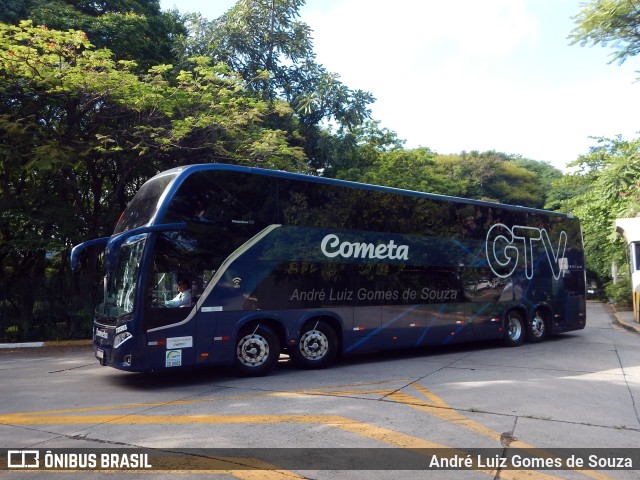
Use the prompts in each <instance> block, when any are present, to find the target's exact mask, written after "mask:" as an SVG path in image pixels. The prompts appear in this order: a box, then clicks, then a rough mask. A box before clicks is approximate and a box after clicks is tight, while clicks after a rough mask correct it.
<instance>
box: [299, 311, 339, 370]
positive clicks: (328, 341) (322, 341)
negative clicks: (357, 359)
mask: <svg viewBox="0 0 640 480" xmlns="http://www.w3.org/2000/svg"><path fill="white" fill-rule="evenodd" d="M338 325H339V322H338V321H337V320H336V319H334V318H332V317H327V316H318V317H313V318H310V319H308V320H306V321H305V322H304V324H303V325H302V327H301V328H300V337H299V338H298V342H297V344H296V345H295V346H291V347H290V348H289V355H290V356H291V359H292V360H293V361H294V363H296V364H297V365H298V366H300V367H303V368H308V369H314V368H326V367H329V366H330V365H331V364H333V362H334V361H335V359H336V357H337V356H338V353H339V351H340V338H339V334H338V332H340V331H341V329H339V328H338V327H337V326H338Z"/></svg>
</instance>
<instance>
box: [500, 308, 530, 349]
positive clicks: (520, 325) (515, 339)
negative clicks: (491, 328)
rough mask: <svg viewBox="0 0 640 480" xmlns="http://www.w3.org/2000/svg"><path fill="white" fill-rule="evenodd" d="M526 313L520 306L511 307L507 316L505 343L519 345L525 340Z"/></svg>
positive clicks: (512, 345)
mask: <svg viewBox="0 0 640 480" xmlns="http://www.w3.org/2000/svg"><path fill="white" fill-rule="evenodd" d="M525 318H526V314H525V312H523V311H522V310H520V309H518V308H514V309H511V310H509V311H508V312H507V314H506V316H505V328H504V344H505V345H506V346H507V347H518V346H520V345H522V343H523V342H524V338H525V336H526V332H527V322H526V320H525Z"/></svg>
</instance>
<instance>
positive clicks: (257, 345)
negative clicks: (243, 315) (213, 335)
mask: <svg viewBox="0 0 640 480" xmlns="http://www.w3.org/2000/svg"><path fill="white" fill-rule="evenodd" d="M280 350H281V341H280V337H279V335H278V334H277V333H276V331H275V330H274V329H273V328H272V325H270V322H251V323H248V324H246V325H244V326H243V327H242V328H241V329H240V330H239V331H238V335H237V337H236V342H235V353H234V358H233V366H234V368H235V370H236V371H237V372H238V373H240V374H242V375H247V376H261V375H265V374H267V373H269V372H270V371H271V370H272V369H273V368H274V367H275V365H276V363H277V362H278V359H279V358H280Z"/></svg>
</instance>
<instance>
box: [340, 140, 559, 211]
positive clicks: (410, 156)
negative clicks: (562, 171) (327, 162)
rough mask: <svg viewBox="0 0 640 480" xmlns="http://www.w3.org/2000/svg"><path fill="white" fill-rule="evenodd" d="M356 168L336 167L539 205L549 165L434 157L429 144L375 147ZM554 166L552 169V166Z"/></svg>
mask: <svg viewBox="0 0 640 480" xmlns="http://www.w3.org/2000/svg"><path fill="white" fill-rule="evenodd" d="M369 159H370V162H369V163H364V165H362V166H361V167H360V168H353V167H352V168H348V169H344V170H340V171H339V172H338V174H337V176H338V177H339V178H344V179H348V180H355V181H360V182H365V183H373V184H379V185H387V186H391V187H396V188H403V189H407V190H417V191H422V192H429V193H438V194H441V195H450V196H457V197H464V198H474V199H479V200H488V201H494V202H501V203H508V204H513V205H523V206H528V207H534V208H541V207H542V206H543V205H544V202H545V189H544V186H545V182H546V181H548V180H545V179H544V178H543V177H542V174H543V173H547V174H550V172H551V171H552V170H549V168H551V169H553V167H548V165H546V164H542V165H541V166H539V165H538V163H539V162H535V161H533V160H526V161H525V160H523V159H520V158H519V157H518V158H513V157H511V156H509V155H506V154H503V153H499V152H493V151H491V152H484V153H479V152H471V153H462V154H460V155H438V154H436V153H435V152H433V151H431V150H430V149H428V148H418V149H414V150H404V149H401V148H400V147H399V146H397V147H396V148H393V149H392V150H389V151H381V150H380V149H378V150H376V151H375V154H372V155H370V156H369ZM553 170H555V169H553Z"/></svg>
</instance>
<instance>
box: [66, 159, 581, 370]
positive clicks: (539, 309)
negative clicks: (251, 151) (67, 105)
mask: <svg viewBox="0 0 640 480" xmlns="http://www.w3.org/2000/svg"><path fill="white" fill-rule="evenodd" d="M96 247H101V248H104V250H105V254H104V265H105V267H106V275H105V279H104V295H103V300H102V303H100V305H98V306H97V308H96V312H95V319H94V337H93V340H94V344H95V352H96V357H97V358H98V359H99V360H100V363H102V364H103V365H110V366H112V367H115V368H118V369H122V370H129V371H151V370H160V369H165V368H178V367H184V366H193V365H224V364H228V365H231V364H232V365H234V366H235V368H236V369H237V371H238V372H240V373H242V374H246V375H263V374H265V373H268V372H269V371H270V370H271V369H272V368H273V367H274V365H275V364H276V362H277V361H278V358H279V357H280V355H281V354H283V353H284V354H288V355H289V356H290V358H291V359H292V360H293V361H295V362H296V363H298V364H299V365H300V366H302V367H305V368H321V367H326V366H329V365H331V364H332V363H333V362H334V360H336V358H337V357H338V356H340V355H350V354H357V353H361V352H372V351H380V350H389V349H398V348H408V347H422V346H428V345H447V344H453V343H458V342H465V341H477V340H490V339H502V340H504V342H505V343H506V344H507V345H509V346H517V345H520V344H521V343H522V342H523V341H525V340H527V341H530V342H540V341H542V340H543V339H544V338H545V337H546V336H547V335H549V334H551V333H561V332H567V331H571V330H577V329H581V328H584V327H585V322H586V319H585V269H584V255H583V246H582V235H581V230H580V224H579V221H578V219H577V218H575V217H573V216H571V215H566V214H560V213H555V212H548V211H544V210H538V209H531V208H524V207H514V206H509V205H503V204H496V203H489V202H483V201H475V200H468V199H461V198H454V197H447V196H441V195H433V194H428V193H420V192H410V191H404V190H398V189H393V188H387V187H380V186H373V185H364V184H358V183H352V182H344V181H338V180H331V179H325V178H320V177H313V176H306V175H298V174H292V173H286V172H280V171H272V170H262V169H254V168H246V167H239V166H232V165H222V164H207V165H191V166H186V167H180V168H175V169H173V170H169V171H166V172H163V173H160V174H158V175H156V176H155V177H153V178H151V179H150V180H149V181H147V182H146V183H145V184H144V185H143V186H142V187H141V188H140V190H139V191H138V192H137V194H136V195H135V196H134V198H133V199H132V201H131V202H130V204H129V205H128V207H127V208H126V210H125V211H124V213H123V214H122V217H121V218H120V220H119V221H118V223H117V225H116V227H115V230H114V232H113V235H112V236H111V237H106V238H100V239H95V240H90V241H88V242H85V243H83V244H80V245H77V246H76V247H74V249H73V251H72V253H71V260H72V265H74V266H75V265H77V264H78V261H79V256H80V252H81V251H82V250H84V249H86V248H96Z"/></svg>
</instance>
